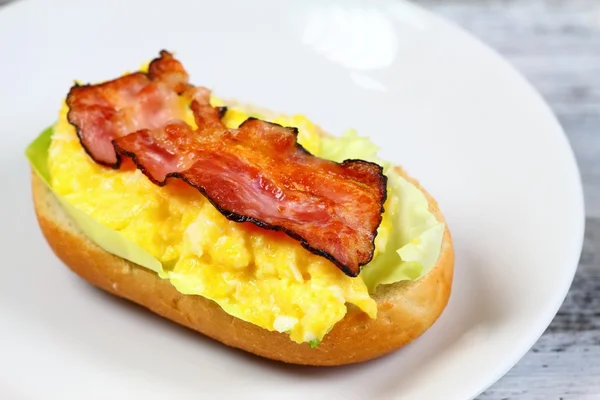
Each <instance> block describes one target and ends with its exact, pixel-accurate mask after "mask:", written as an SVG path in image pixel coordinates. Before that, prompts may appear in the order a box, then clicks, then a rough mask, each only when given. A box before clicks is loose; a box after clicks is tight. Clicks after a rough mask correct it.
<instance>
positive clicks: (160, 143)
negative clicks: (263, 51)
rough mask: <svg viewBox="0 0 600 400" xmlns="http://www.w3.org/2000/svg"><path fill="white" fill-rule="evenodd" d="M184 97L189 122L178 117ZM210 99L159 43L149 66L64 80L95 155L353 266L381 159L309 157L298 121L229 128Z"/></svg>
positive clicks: (373, 225) (369, 238)
mask: <svg viewBox="0 0 600 400" xmlns="http://www.w3.org/2000/svg"><path fill="white" fill-rule="evenodd" d="M182 97H184V98H185V101H187V102H188V103H189V101H191V103H192V110H193V113H194V117H195V120H196V125H197V129H196V130H193V129H192V128H191V127H190V126H189V125H187V124H186V123H185V122H183V118H184V113H185V108H186V107H185V103H184V101H183V99H182ZM209 100H210V91H209V90H208V89H206V88H202V87H194V86H192V85H190V84H189V83H188V74H187V73H186V71H185V70H184V68H183V66H182V65H181V63H180V62H179V61H177V60H176V59H174V58H173V57H172V56H171V54H169V53H168V52H166V51H162V52H161V53H160V57H159V58H157V59H155V60H153V61H152V63H151V64H150V65H149V69H148V73H147V74H145V73H141V72H137V73H133V74H129V75H126V76H124V77H121V78H118V79H115V80H112V81H108V82H105V83H101V84H98V85H85V86H75V87H73V88H71V90H70V92H69V95H68V97H67V105H68V106H69V113H68V120H69V122H70V123H71V124H72V125H74V126H75V128H76V130H77V134H78V136H79V139H80V141H81V144H82V146H83V148H84V149H85V150H86V151H87V153H88V154H89V155H90V157H91V158H92V159H93V160H95V161H96V162H97V163H99V164H102V165H105V166H108V167H112V168H119V167H120V166H121V162H122V160H123V159H124V158H126V159H131V160H132V161H133V163H134V164H135V165H136V166H137V168H139V169H140V170H141V171H142V172H143V173H144V174H145V175H146V176H147V177H148V178H149V179H150V180H151V181H152V182H154V183H155V184H157V185H161V186H162V185H165V184H167V183H168V182H170V181H171V180H179V182H185V183H187V184H189V185H190V186H192V187H194V188H196V189H197V190H198V191H199V192H200V193H202V194H203V195H204V196H205V197H206V198H207V199H208V200H209V201H210V202H211V203H212V204H213V205H214V206H215V208H216V209H218V210H219V211H220V212H221V213H222V214H223V215H224V216H225V217H226V218H228V219H229V220H232V221H236V222H250V223H252V224H254V225H256V226H258V227H261V228H265V229H269V230H273V231H280V232H283V233H285V234H287V235H288V236H290V237H291V238H293V239H295V240H298V241H299V242H300V243H301V244H302V246H303V247H304V248H306V249H308V250H309V251H311V252H312V253H315V254H317V255H320V256H323V257H325V258H327V259H328V260H330V261H331V262H333V263H334V264H335V265H337V266H338V267H339V268H340V269H341V270H342V271H344V273H346V274H347V275H349V276H357V275H358V274H359V272H360V267H361V266H362V265H365V264H367V263H368V262H369V261H371V259H372V257H373V252H374V240H375V237H376V235H377V228H378V227H379V225H380V224H381V219H382V213H383V204H384V203H385V200H386V195H387V192H386V188H387V178H386V176H385V175H383V170H382V168H381V167H380V166H379V165H377V164H374V163H370V162H367V161H362V160H346V161H344V162H342V163H335V162H332V161H328V160H324V159H321V158H318V157H315V156H313V155H312V154H310V153H309V152H308V151H306V150H305V149H304V148H303V147H302V146H301V145H300V144H299V143H298V142H297V134H298V131H297V130H296V129H295V128H287V127H283V126H281V125H277V124H274V123H269V122H266V121H261V120H258V119H254V118H249V119H248V120H246V121H245V122H244V123H243V124H242V125H240V127H239V128H238V129H228V128H227V127H226V126H225V125H224V124H223V123H222V121H221V117H222V116H223V114H224V112H225V108H214V107H212V106H211V105H210V102H209ZM173 183H174V182H173Z"/></svg>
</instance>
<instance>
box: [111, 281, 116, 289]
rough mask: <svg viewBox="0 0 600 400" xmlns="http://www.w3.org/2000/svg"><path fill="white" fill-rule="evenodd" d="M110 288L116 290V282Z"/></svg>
mask: <svg viewBox="0 0 600 400" xmlns="http://www.w3.org/2000/svg"><path fill="white" fill-rule="evenodd" d="M112 288H113V290H117V282H113V284H112Z"/></svg>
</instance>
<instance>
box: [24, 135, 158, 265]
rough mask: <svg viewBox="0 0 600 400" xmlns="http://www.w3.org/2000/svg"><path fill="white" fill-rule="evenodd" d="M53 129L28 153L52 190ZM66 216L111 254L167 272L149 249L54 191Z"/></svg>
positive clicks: (35, 143)
mask: <svg viewBox="0 0 600 400" xmlns="http://www.w3.org/2000/svg"><path fill="white" fill-rule="evenodd" d="M53 132H54V131H53V129H52V127H50V128H48V129H46V130H45V131H44V132H42V133H41V134H40V135H39V136H38V137H37V138H36V139H35V140H34V141H33V142H31V144H30V145H29V146H28V147H27V149H26V150H25V155H26V157H27V159H28V160H29V163H30V164H31V167H32V168H33V170H34V171H35V173H36V174H37V176H39V177H40V179H41V180H42V181H44V183H45V184H46V186H47V187H48V188H49V189H50V190H52V187H51V184H50V171H49V170H48V149H49V148H50V143H51V141H52V133H53ZM52 192H53V193H54V195H55V197H56V198H57V199H58V201H59V202H60V204H61V205H62V206H63V208H64V210H65V211H66V213H67V214H68V215H69V216H70V217H71V219H72V220H73V221H74V222H75V224H76V225H77V227H79V229H81V231H82V232H83V233H84V234H85V235H87V236H88V237H89V238H90V239H91V240H92V242H94V243H96V244H97V245H98V246H100V247H101V248H103V249H104V250H106V251H107V252H109V253H112V254H114V255H116V256H119V257H121V258H124V259H126V260H129V261H131V262H133V263H136V264H138V265H142V266H144V267H146V268H148V269H151V270H152V271H155V272H157V273H159V274H162V273H163V268H162V264H161V262H160V261H158V260H157V259H156V258H154V257H153V256H152V255H150V253H148V252H147V251H146V250H144V249H143V248H141V247H140V246H138V245H137V244H135V243H133V242H132V241H130V240H127V239H126V238H125V237H124V236H123V235H121V234H120V233H119V232H117V231H115V230H112V229H110V228H109V227H107V226H106V225H103V224H101V223H100V222H98V221H96V220H95V219H93V218H92V217H90V216H89V215H87V214H86V213H84V212H82V211H80V210H79V209H77V208H75V207H74V206H73V205H71V204H70V203H69V202H68V201H67V200H65V199H64V198H63V197H62V196H60V195H58V194H57V193H56V192H54V191H52Z"/></svg>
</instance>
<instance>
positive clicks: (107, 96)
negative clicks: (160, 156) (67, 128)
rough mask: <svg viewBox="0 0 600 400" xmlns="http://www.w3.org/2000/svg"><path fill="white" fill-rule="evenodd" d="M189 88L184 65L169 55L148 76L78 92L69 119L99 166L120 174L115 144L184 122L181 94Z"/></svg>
mask: <svg viewBox="0 0 600 400" xmlns="http://www.w3.org/2000/svg"><path fill="white" fill-rule="evenodd" d="M188 87H189V84H188V74H187V72H186V71H185V69H184V68H183V66H182V65H181V63H180V62H179V61H177V60H176V59H175V58H173V56H172V55H171V54H170V53H169V52H167V51H164V50H163V51H161V52H160V57H159V58H157V59H155V60H153V61H152V62H151V63H150V65H149V67H148V73H147V74H146V73H142V72H136V73H133V74H129V75H125V76H123V77H121V78H117V79H114V80H111V81H108V82H104V83H101V84H98V85H83V86H79V85H75V86H73V87H72V88H71V90H70V91H69V94H68V96H67V105H68V107H69V113H68V115H67V118H68V120H69V122H70V123H71V124H72V125H74V126H75V128H76V130H77V135H78V136H79V140H80V141H81V145H82V146H83V148H84V149H85V151H86V152H87V153H88V154H89V155H90V157H91V158H92V159H93V160H94V161H96V162H97V163H99V164H102V165H105V166H109V167H112V168H119V165H120V163H119V159H118V157H117V155H116V153H115V150H114V147H113V145H112V143H111V142H112V140H113V139H115V138H118V137H121V136H124V135H127V134H129V133H131V132H134V131H137V130H139V129H156V128H161V127H164V126H165V124H166V123H168V122H169V121H172V120H177V119H181V118H183V114H182V112H183V111H184V109H183V108H182V106H181V104H182V103H181V98H180V97H179V95H178V94H180V93H182V92H184V91H185V90H186V89H187V88H188Z"/></svg>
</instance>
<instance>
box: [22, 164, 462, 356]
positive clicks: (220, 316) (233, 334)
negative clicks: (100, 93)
mask: <svg viewBox="0 0 600 400" xmlns="http://www.w3.org/2000/svg"><path fill="white" fill-rule="evenodd" d="M397 170H398V172H400V173H401V175H402V176H404V177H405V178H406V179H408V180H409V181H410V182H411V183H413V184H414V185H416V186H417V187H418V188H419V189H420V190H421V191H423V193H424V194H425V196H426V197H427V199H428V201H429V209H430V211H431V212H432V213H433V214H434V215H435V216H436V218H437V219H438V220H439V221H442V222H445V220H444V217H443V215H442V213H441V212H440V210H439V208H438V205H437V202H436V201H435V200H434V199H433V198H432V197H431V196H430V195H429V194H428V193H427V192H426V191H425V190H423V188H422V187H421V186H420V185H419V183H418V182H417V181H416V180H414V179H412V178H410V177H408V176H407V175H406V173H405V172H404V171H403V170H402V169H401V168H399V167H397ZM31 181H32V182H31V183H32V192H33V201H34V206H35V212H36V215H37V219H38V222H39V225H40V227H41V230H42V232H43V234H44V236H45V238H46V240H47V242H48V244H49V245H50V247H51V249H52V250H53V252H54V253H55V254H56V256H57V257H58V258H59V259H60V260H61V261H62V262H63V263H65V264H66V265H67V266H68V267H69V268H70V269H71V270H72V271H73V272H74V273H75V274H77V275H78V276H79V277H81V278H82V279H84V280H86V281H87V282H88V283H90V284H92V285H94V286H96V287H98V288H100V289H102V290H104V291H106V292H108V293H111V294H113V295H115V296H118V297H121V298H124V299H127V300H129V301H132V302H134V303H137V304H139V305H141V306H142V307H145V308H147V309H149V310H151V311H152V312H154V313H156V314H158V315H160V316H162V317H164V318H167V319H169V320H171V321H174V322H176V323H178V324H180V325H183V326H186V327H188V328H191V329H193V330H195V331H197V332H199V333H202V334H204V335H206V336H208V337H211V338H213V339H215V340H217V341H219V342H221V343H223V344H225V345H227V346H230V347H235V348H239V349H241V350H244V351H246V352H250V353H254V354H256V355H259V356H262V357H265V358H270V359H273V360H278V361H282V362H286V363H293V364H303V365H315V366H335V365H343V364H352V363H358V362H363V361H367V360H370V359H374V358H377V357H380V356H383V355H385V354H387V353H390V352H392V351H394V350H397V349H399V348H400V347H402V346H404V345H406V344H408V343H410V342H412V341H413V340H414V339H416V338H417V337H419V336H420V335H421V334H423V333H424V332H425V331H426V330H427V329H428V328H429V327H430V326H431V325H432V324H433V323H434V322H435V321H436V320H437V319H438V317H439V316H440V314H441V313H442V311H443V310H444V308H445V307H446V304H447V302H448V299H449V297H450V292H451V287H452V280H453V272H454V249H453V246H452V239H451V236H450V232H449V230H448V228H447V227H446V229H445V232H444V236H443V241H442V248H441V252H440V256H439V259H438V261H437V264H436V265H435V267H434V268H433V269H432V270H431V271H430V272H429V273H428V274H427V275H426V276H424V277H423V278H421V279H420V280H418V281H416V282H399V283H395V284H392V285H382V286H379V287H378V288H377V290H376V292H375V294H374V295H373V298H374V299H375V300H376V302H377V306H378V315H377V319H375V320H372V319H370V318H369V317H368V316H367V315H366V314H364V313H363V312H362V311H360V310H358V309H357V308H356V307H354V306H352V305H349V307H348V312H347V314H346V316H345V317H344V318H343V319H342V320H341V321H339V322H338V323H337V324H336V325H335V326H334V327H333V329H332V330H331V332H329V333H328V334H327V335H326V336H325V337H324V339H323V341H322V342H321V343H320V344H319V346H318V347H317V348H315V349H312V348H310V346H309V345H308V344H307V343H303V344H297V343H295V342H293V341H291V340H290V339H289V337H288V336H287V335H286V334H283V333H278V332H271V331H268V330H266V329H263V328H261V327H259V326H256V325H253V324H250V323H248V322H245V321H242V320H240V319H237V318H235V317H232V316H231V315H229V314H227V313H225V311H223V310H222V309H221V308H220V307H219V306H218V305H217V304H216V303H215V302H213V301H211V300H208V299H206V298H204V297H201V296H195V295H194V296H191V295H183V294H181V293H180V292H178V291H177V290H176V289H175V288H174V287H173V286H172V285H171V283H170V282H169V281H168V280H163V279H161V278H159V277H158V275H157V274H156V273H154V272H153V271H150V270H148V269H146V268H144V267H141V266H138V265H136V264H133V263H131V262H129V261H127V260H125V259H122V258H120V257H117V256H114V255H112V254H110V253H108V252H106V251H104V250H103V249H101V248H100V247H98V246H97V245H96V244H95V243H93V242H92V241H91V240H90V239H88V238H87V237H86V236H85V235H84V234H83V233H82V232H81V231H80V230H79V228H78V227H77V226H76V225H75V224H74V223H73V221H72V220H71V219H70V218H69V216H68V215H67V214H66V213H65V211H64V210H63V209H62V206H61V205H60V203H59V202H58V200H57V199H56V197H55V196H54V195H53V194H52V192H51V191H50V190H49V189H48V188H47V187H46V185H45V184H44V183H43V182H42V181H41V180H40V179H39V178H38V176H37V175H36V174H35V173H33V172H32V174H31Z"/></svg>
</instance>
